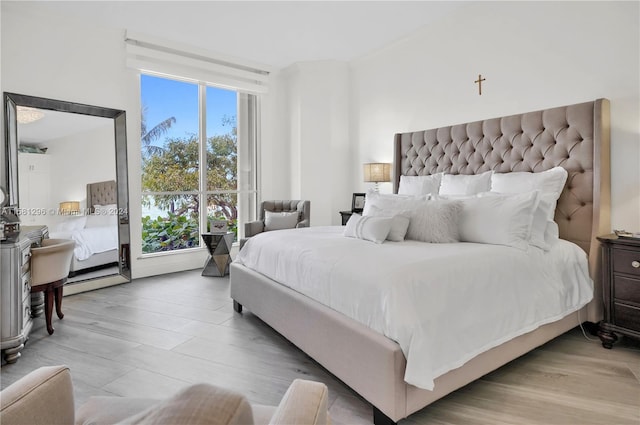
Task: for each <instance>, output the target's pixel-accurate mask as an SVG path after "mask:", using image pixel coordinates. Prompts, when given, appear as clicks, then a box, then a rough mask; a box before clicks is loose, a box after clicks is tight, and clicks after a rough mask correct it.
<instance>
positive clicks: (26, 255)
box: [20, 247, 31, 274]
mask: <svg viewBox="0 0 640 425" xmlns="http://www.w3.org/2000/svg"><path fill="white" fill-rule="evenodd" d="M20 269H21V270H22V273H23V274H24V273H27V272H28V271H29V270H31V247H27V248H25V249H23V250H22V255H21V258H20Z"/></svg>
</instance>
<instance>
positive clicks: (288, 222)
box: [264, 211, 300, 232]
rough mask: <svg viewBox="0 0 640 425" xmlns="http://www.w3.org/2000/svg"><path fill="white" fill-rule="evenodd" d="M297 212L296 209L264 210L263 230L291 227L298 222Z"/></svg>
mask: <svg viewBox="0 0 640 425" xmlns="http://www.w3.org/2000/svg"><path fill="white" fill-rule="evenodd" d="M299 215H300V214H299V213H298V212H297V211H290V212H288V211H281V212H273V211H265V212H264V230H265V232H266V231H269V230H282V229H293V228H295V227H296V225H297V224H298V217H299Z"/></svg>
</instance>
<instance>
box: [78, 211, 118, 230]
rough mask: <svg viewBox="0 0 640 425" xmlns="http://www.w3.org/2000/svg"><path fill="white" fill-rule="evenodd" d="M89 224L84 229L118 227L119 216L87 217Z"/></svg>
mask: <svg viewBox="0 0 640 425" xmlns="http://www.w3.org/2000/svg"><path fill="white" fill-rule="evenodd" d="M86 217H87V222H86V224H85V226H84V227H86V228H89V227H112V226H117V225H118V216H117V215H95V214H91V215H88V216H86Z"/></svg>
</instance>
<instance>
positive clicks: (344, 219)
mask: <svg viewBox="0 0 640 425" xmlns="http://www.w3.org/2000/svg"><path fill="white" fill-rule="evenodd" d="M351 214H353V211H340V216H341V217H342V225H343V226H344V225H345V224H347V221H349V219H350V218H351Z"/></svg>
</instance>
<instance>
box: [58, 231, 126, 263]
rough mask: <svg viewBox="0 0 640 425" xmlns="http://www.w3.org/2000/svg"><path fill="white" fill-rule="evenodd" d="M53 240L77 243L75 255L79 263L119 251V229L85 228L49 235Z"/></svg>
mask: <svg viewBox="0 0 640 425" xmlns="http://www.w3.org/2000/svg"><path fill="white" fill-rule="evenodd" d="M49 237H50V238H52V239H71V240H74V241H75V242H76V247H75V248H74V250H73V253H74V255H75V257H76V259H77V260H78V261H83V260H86V259H88V258H89V257H91V256H92V255H93V254H97V253H100V252H106V251H110V250H112V249H118V227H117V226H99V227H85V228H82V229H76V230H67V231H65V230H63V231H54V232H50V233H49Z"/></svg>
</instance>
